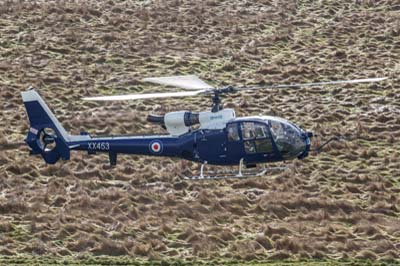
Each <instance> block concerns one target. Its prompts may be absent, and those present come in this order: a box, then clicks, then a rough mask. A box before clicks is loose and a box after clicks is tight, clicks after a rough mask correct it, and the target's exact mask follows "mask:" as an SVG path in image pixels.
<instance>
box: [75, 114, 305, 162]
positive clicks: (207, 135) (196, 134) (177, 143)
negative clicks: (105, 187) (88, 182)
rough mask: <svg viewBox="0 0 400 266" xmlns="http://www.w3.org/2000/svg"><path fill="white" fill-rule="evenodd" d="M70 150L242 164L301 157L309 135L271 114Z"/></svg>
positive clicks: (97, 141) (102, 140) (89, 142)
mask: <svg viewBox="0 0 400 266" xmlns="http://www.w3.org/2000/svg"><path fill="white" fill-rule="evenodd" d="M69 145H70V147H71V150H85V151H88V153H89V154H94V153H97V152H106V153H109V155H110V156H109V157H110V163H111V164H112V165H114V164H116V155H117V154H141V155H151V156H168V157H178V158H182V159H186V160H190V161H195V162H200V163H208V164H214V165H237V164H238V163H239V162H240V160H243V162H244V163H245V164H246V165H253V164H257V163H266V162H277V161H282V160H288V159H293V158H304V157H306V156H307V155H308V152H309V149H310V139H309V135H307V133H305V132H304V131H302V130H301V129H300V128H298V127H297V126H295V125H293V124H291V123H290V122H288V121H286V120H283V119H280V118H275V117H244V118H235V119H233V120H232V121H230V122H228V123H227V124H226V127H225V128H223V129H197V130H193V131H190V132H188V133H186V134H183V135H181V136H169V135H153V136H110V137H93V138H92V137H89V138H88V139H86V140H81V141H76V142H71V143H70V144H69Z"/></svg>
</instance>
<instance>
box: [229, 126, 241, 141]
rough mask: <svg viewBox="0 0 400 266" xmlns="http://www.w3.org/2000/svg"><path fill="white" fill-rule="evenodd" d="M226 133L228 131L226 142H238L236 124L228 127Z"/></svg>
mask: <svg viewBox="0 0 400 266" xmlns="http://www.w3.org/2000/svg"><path fill="white" fill-rule="evenodd" d="M227 131H228V141H238V140H240V137H239V129H238V125H237V124H230V125H228V128H227Z"/></svg>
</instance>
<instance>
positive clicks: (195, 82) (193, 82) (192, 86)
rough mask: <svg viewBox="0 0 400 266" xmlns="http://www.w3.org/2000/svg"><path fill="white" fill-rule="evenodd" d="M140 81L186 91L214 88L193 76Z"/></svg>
mask: <svg viewBox="0 0 400 266" xmlns="http://www.w3.org/2000/svg"><path fill="white" fill-rule="evenodd" d="M142 81H145V82H151V83H156V84H161V85H166V86H174V87H178V88H182V89H187V90H199V89H213V88H214V87H213V86H211V85H209V84H207V83H205V82H204V81H202V80H201V79H199V78H198V77H197V76H195V75H186V76H171V77H154V78H145V79H143V80H142Z"/></svg>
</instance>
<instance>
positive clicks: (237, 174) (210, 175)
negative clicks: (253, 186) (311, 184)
mask: <svg viewBox="0 0 400 266" xmlns="http://www.w3.org/2000/svg"><path fill="white" fill-rule="evenodd" d="M206 164H207V162H205V163H204V164H202V165H201V167H200V175H198V176H192V177H187V176H184V179H186V180H211V179H235V178H236V179H245V178H249V177H259V176H263V175H265V174H267V173H273V172H280V171H285V170H287V169H288V168H287V167H269V168H263V169H255V170H254V169H250V170H248V169H243V160H241V161H240V164H239V171H234V170H231V171H208V172H207V173H204V166H205V165H206Z"/></svg>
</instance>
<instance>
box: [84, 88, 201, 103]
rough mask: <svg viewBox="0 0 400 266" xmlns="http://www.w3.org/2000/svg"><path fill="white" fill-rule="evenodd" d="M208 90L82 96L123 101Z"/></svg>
mask: <svg viewBox="0 0 400 266" xmlns="http://www.w3.org/2000/svg"><path fill="white" fill-rule="evenodd" d="M207 91H208V90H197V91H178V92H163V93H146V94H127V95H112V96H97V97H84V98H82V100H85V101H125V100H138V99H151V98H169V97H187V96H196V95H199V94H202V93H206V92H207Z"/></svg>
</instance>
